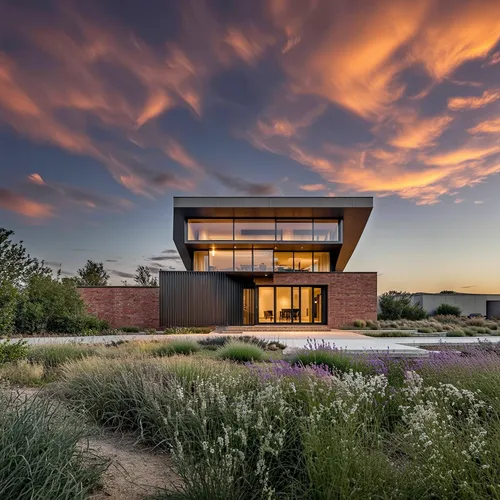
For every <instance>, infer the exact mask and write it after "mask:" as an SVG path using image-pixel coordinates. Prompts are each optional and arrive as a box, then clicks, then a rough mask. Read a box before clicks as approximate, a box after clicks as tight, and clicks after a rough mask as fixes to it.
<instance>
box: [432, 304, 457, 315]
mask: <svg viewBox="0 0 500 500" xmlns="http://www.w3.org/2000/svg"><path fill="white" fill-rule="evenodd" d="M461 314H462V309H460V307H458V306H453V305H451V304H440V305H439V306H438V307H437V308H436V310H435V311H434V315H438V316H461Z"/></svg>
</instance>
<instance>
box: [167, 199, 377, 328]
mask: <svg viewBox="0 0 500 500" xmlns="http://www.w3.org/2000/svg"><path fill="white" fill-rule="evenodd" d="M372 209H373V198H371V197H338V198H336V197H176V198H174V228H173V233H174V234H173V236H174V242H175V245H176V247H177V249H178V251H179V254H180V256H181V258H182V261H183V263H184V266H185V267H186V269H187V271H160V325H161V326H204V325H207V326H214V325H217V326H218V325H221V326H222V325H224V326H225V325H237V326H239V325H256V324H266V325H284V324H288V325H328V326H330V327H335V328H337V327H339V326H341V325H343V324H345V323H347V322H351V321H353V320H355V319H358V318H361V319H372V320H375V319H376V317H377V274H376V273H374V272H373V273H345V272H344V269H345V266H346V265H347V262H348V261H349V259H350V257H351V255H352V253H353V252H354V249H355V248H356V245H357V243H358V241H359V238H360V237H361V234H362V233H363V230H364V228H365V225H366V223H367V221H368V218H369V216H370V213H371V211H372Z"/></svg>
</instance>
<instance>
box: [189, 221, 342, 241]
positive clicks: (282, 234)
mask: <svg viewBox="0 0 500 500" xmlns="http://www.w3.org/2000/svg"><path fill="white" fill-rule="evenodd" d="M187 239H188V241H339V240H340V225H339V221H338V220H334V219H314V220H313V219H189V220H188V222H187Z"/></svg>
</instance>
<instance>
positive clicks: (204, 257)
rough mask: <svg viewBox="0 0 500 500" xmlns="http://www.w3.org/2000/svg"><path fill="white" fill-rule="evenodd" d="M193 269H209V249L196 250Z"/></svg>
mask: <svg viewBox="0 0 500 500" xmlns="http://www.w3.org/2000/svg"><path fill="white" fill-rule="evenodd" d="M193 269H194V270H195V271H208V251H203V252H194V259H193Z"/></svg>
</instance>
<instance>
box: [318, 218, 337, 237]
mask: <svg viewBox="0 0 500 500" xmlns="http://www.w3.org/2000/svg"><path fill="white" fill-rule="evenodd" d="M338 240H339V222H338V221H336V220H320V219H318V220H315V221H314V241H338Z"/></svg>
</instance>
